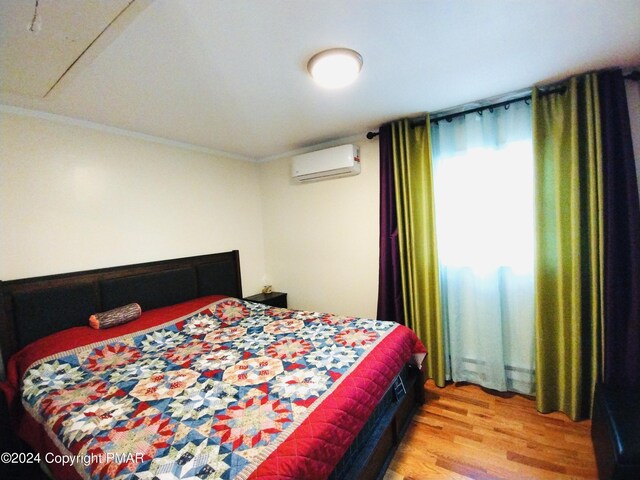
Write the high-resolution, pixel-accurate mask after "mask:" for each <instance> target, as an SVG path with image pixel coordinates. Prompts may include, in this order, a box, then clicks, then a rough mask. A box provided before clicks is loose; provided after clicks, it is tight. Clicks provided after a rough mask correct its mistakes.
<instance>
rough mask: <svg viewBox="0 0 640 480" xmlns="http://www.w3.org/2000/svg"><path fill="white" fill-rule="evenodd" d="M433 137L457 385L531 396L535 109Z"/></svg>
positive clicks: (515, 106) (462, 124)
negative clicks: (473, 385) (532, 121)
mask: <svg viewBox="0 0 640 480" xmlns="http://www.w3.org/2000/svg"><path fill="white" fill-rule="evenodd" d="M431 133H432V142H433V162H434V189H435V203H436V230H437V239H438V251H439V256H440V268H441V275H442V291H443V296H444V298H443V305H444V307H443V308H444V318H445V322H446V325H447V334H448V338H447V346H448V353H449V358H450V365H449V368H450V374H451V378H452V379H453V380H454V381H470V382H473V383H477V384H480V385H483V386H485V387H488V388H492V389H496V390H501V391H506V390H511V391H516V392H521V393H527V394H532V393H534V391H535V384H534V365H535V352H534V296H533V262H534V257H533V245H534V232H533V228H534V226H533V225H534V218H533V185H534V183H533V149H532V142H531V136H532V130H531V107H530V106H529V105H527V104H526V103H525V102H524V101H520V102H516V103H512V104H510V105H509V108H507V109H505V108H504V107H498V108H496V109H494V110H493V111H489V110H485V111H484V112H483V113H482V115H480V114H478V113H470V114H467V115H465V116H460V117H457V118H454V119H452V121H450V122H448V121H446V120H441V121H439V122H438V123H437V124H435V123H433V124H432V126H431Z"/></svg>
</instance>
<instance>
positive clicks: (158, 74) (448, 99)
mask: <svg viewBox="0 0 640 480" xmlns="http://www.w3.org/2000/svg"><path fill="white" fill-rule="evenodd" d="M130 1H131V0H126V1H118V2H115V1H113V0H110V1H109V2H105V1H104V0H91V1H84V2H83V1H80V0H40V1H39V15H40V21H41V30H40V31H39V32H38V33H37V34H33V33H31V32H29V31H28V29H27V25H29V23H30V21H31V19H32V16H33V7H34V4H35V0H34V1H33V2H31V1H29V0H9V1H3V2H2V4H0V42H1V43H0V48H1V49H2V54H1V55H0V60H2V62H1V63H0V68H2V71H0V103H1V104H4V105H9V106H13V107H21V108H27V109H32V110H38V111H42V112H48V113H53V114H57V115H62V116H66V117H72V118H74V119H80V120H86V121H89V122H95V123H98V124H103V125H107V126H110V127H117V128H120V129H126V130H130V131H133V132H138V133H142V134H147V135H153V136H156V137H161V138H165V139H170V140H173V141H178V142H185V143H189V144H193V145H196V146H200V147H205V148H207V149H210V150H214V151H219V152H226V153H229V154H233V155H234V156H239V157H245V158H250V159H267V158H273V157H276V156H279V155H282V154H284V153H286V152H291V151H296V150H300V149H303V148H304V147H307V146H310V145H315V144H320V143H325V142H329V141H331V140H333V139H336V138H342V137H347V136H351V135H354V134H361V133H364V132H366V131H367V130H369V129H375V128H377V127H378V126H379V125H380V124H381V123H383V122H385V121H388V120H391V119H395V118H399V117H403V116H413V115H416V114H420V113H422V112H425V111H437V110H441V109H444V108H448V107H453V106H457V105H460V104H463V103H467V102H471V101H474V100H478V99H483V98H487V97H492V96H495V95H500V94H503V93H508V92H511V91H514V90H519V89H522V88H527V87H530V86H531V85H533V84H537V83H544V82H549V81H551V80H554V79H560V78H563V77H566V76H569V75H571V74H574V73H579V72H584V71H587V70H592V69H598V68H604V67H610V66H623V67H630V66H635V65H640V0H455V1H454V0H394V1H390V0H324V1H321V0H297V1H293V0H235V1H227V0H153V1H152V0H136V1H135V2H133V4H132V5H131V6H130V7H129V8H127V4H128V3H129V2H130ZM106 4H110V9H107V8H106V7H105V5H106ZM116 4H117V5H116ZM25 5H26V6H27V7H25ZM56 9H66V10H60V11H66V12H69V11H74V9H77V11H76V13H75V14H74V15H71V14H69V13H67V14H60V13H59V12H58V14H56V13H55V11H56ZM123 9H124V10H123ZM123 12H124V13H123ZM96 18H97V19H98V20H97V21H96ZM111 21H113V23H111V25H110V27H109V28H107V29H106V31H105V33H104V34H103V35H102V36H100V37H99V38H98V39H97V40H96V41H95V42H94V43H93V44H92V45H91V46H90V47H89V48H88V50H87V51H86V53H85V54H84V55H83V56H82V57H81V58H80V60H78V61H77V62H76V63H75V64H73V66H72V67H71V68H70V69H69V70H68V72H66V74H65V70H66V69H67V68H69V66H70V64H69V61H70V60H69V58H70V57H71V58H73V57H74V56H77V55H78V46H77V44H83V43H82V42H84V43H85V44H86V43H87V42H88V40H87V39H86V38H85V37H87V32H89V31H91V32H94V31H95V32H98V33H99V32H100V31H101V28H102V27H101V25H103V24H105V23H106V24H108V22H111ZM16 26H17V27H16ZM34 36H35V37H36V38H38V39H39V40H37V41H35V42H34V40H33V38H34ZM52 39H53V40H52ZM55 39H58V42H59V44H58V43H55V42H54V40H55ZM60 39H62V40H60ZM65 41H66V43H67V44H68V45H67V47H68V48H65V46H64V43H65ZM90 41H93V40H90ZM90 41H89V43H90ZM86 47H87V45H84V48H86ZM329 47H347V48H352V49H354V50H357V51H358V52H360V54H361V55H362V57H363V59H364V65H363V69H362V74H361V76H360V78H359V79H358V81H357V82H356V83H355V84H354V85H352V86H350V87H348V88H346V89H344V90H340V91H335V90H322V89H320V88H318V87H316V85H315V84H314V83H313V82H312V81H311V79H310V78H309V76H308V74H307V72H306V63H307V61H308V59H309V58H310V57H311V56H312V55H313V54H315V53H317V52H318V51H320V50H323V49H326V48H329ZM7 59H8V60H7ZM51 72H54V73H51ZM55 72H58V73H59V74H60V75H62V77H61V79H60V81H59V82H58V83H57V84H56V85H55V87H54V88H53V89H52V90H51V91H50V92H49V93H48V94H46V95H45V96H44V97H43V93H42V92H43V89H44V90H46V88H45V87H46V85H51V78H54V77H55V76H56V75H55ZM30 76H35V77H37V80H38V82H35V83H37V84H38V86H37V87H35V88H34V89H31V90H27V89H26V87H25V89H22V93H15V90H20V88H16V86H15V82H14V83H11V82H12V80H11V79H12V78H23V79H28V78H29V77H30ZM32 80H33V79H32ZM23 82H24V84H25V85H27V84H29V83H30V82H29V81H27V80H23ZM18 84H20V82H18ZM42 85H45V87H43V86H42ZM25 93H26V94H25Z"/></svg>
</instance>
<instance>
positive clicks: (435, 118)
mask: <svg viewBox="0 0 640 480" xmlns="http://www.w3.org/2000/svg"><path fill="white" fill-rule="evenodd" d="M566 90H567V87H565V86H562V85H561V86H554V87H549V88H545V89H543V90H542V91H541V95H551V94H554V93H560V94H562V93H564V92H565V91H566ZM522 101H524V102H525V103H527V105H528V104H529V102H530V101H531V91H527V92H525V93H523V94H521V95H519V96H516V97H513V98H510V99H509V100H504V101H502V102H497V103H488V104H486V105H481V106H479V107H473V108H469V109H464V107H462V108H463V109H462V110H460V111H452V110H456V109H455V108H454V109H449V110H444V111H442V112H436V113H434V114H433V115H432V116H431V118H430V119H429V121H430V123H438V122H439V121H441V120H446V121H447V122H451V121H452V120H453V119H454V118H456V117H461V116H463V115H468V114H470V113H478V114H479V115H482V112H483V111H485V110H489V111H490V112H493V111H494V110H495V109H496V108H500V107H504V108H505V109H508V108H509V106H510V105H511V104H512V103H516V102H522ZM447 112H451V113H447ZM426 118H427V117H426V116H425V115H421V116H419V117H414V118H412V119H410V120H409V125H410V126H411V128H414V127H417V126H418V125H422V124H424V122H425V120H426ZM379 134H380V132H368V133H367V138H368V139H369V140H371V139H372V138H375V137H377V136H378V135H379Z"/></svg>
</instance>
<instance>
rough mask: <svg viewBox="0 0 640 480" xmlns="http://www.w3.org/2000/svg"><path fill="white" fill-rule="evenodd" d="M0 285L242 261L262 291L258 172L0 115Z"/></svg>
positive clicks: (247, 285) (248, 290) (245, 274)
mask: <svg viewBox="0 0 640 480" xmlns="http://www.w3.org/2000/svg"><path fill="white" fill-rule="evenodd" d="M0 135H1V138H0V279H2V280H10V279H15V278H23V277H31V276H39V275H48V274H54V273H62V272H69V271H77V270H85V269H92V268H100V267H108V266H113V265H126V264H131V263H138V262H145V261H152V260H161V259H167V258H176V257H182V256H190V255H200V254H206V253H214V252H219V251H227V250H232V249H239V250H240V258H241V264H242V279H243V289H244V293H245V294H246V295H249V294H252V293H255V292H259V291H260V288H261V286H262V284H263V282H264V271H265V270H264V268H265V267H264V241H263V232H262V207H261V203H260V183H259V169H258V165H257V164H255V163H252V162H246V161H239V160H230V159H225V158H219V157H216V156H213V155H211V154H208V153H202V152H198V151H194V150H188V149H184V148H177V147H174V146H169V145H163V144H160V143H154V142H149V141H146V140H141V139H137V138H132V137H127V136H122V135H117V134H113V133H108V132H105V131H98V130H95V129H91V128H85V127H81V126H74V125H69V124H64V123H60V122H57V121H50V120H45V119H41V118H34V117H32V116H24V115H16V114H12V113H6V112H0Z"/></svg>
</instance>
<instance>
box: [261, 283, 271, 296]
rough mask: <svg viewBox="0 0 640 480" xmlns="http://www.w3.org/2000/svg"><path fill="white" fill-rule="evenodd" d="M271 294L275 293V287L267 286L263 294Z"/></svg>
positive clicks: (263, 289)
mask: <svg viewBox="0 0 640 480" xmlns="http://www.w3.org/2000/svg"><path fill="white" fill-rule="evenodd" d="M271 292H273V286H271V285H265V286H264V287H262V293H264V294H265V295H266V294H267V293H271Z"/></svg>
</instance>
